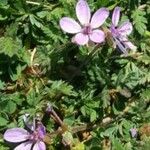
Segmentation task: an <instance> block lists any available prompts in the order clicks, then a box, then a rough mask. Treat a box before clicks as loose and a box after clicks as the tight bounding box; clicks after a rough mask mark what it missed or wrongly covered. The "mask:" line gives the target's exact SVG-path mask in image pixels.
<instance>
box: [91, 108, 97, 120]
mask: <svg viewBox="0 0 150 150" xmlns="http://www.w3.org/2000/svg"><path fill="white" fill-rule="evenodd" d="M96 118H97V114H96V111H95V110H92V112H91V114H90V121H91V122H93V121H95V120H96Z"/></svg>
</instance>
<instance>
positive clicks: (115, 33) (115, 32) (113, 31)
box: [110, 25, 120, 38]
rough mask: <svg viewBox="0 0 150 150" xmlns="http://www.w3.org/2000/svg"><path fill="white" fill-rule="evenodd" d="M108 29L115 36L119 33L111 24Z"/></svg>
mask: <svg viewBox="0 0 150 150" xmlns="http://www.w3.org/2000/svg"><path fill="white" fill-rule="evenodd" d="M110 30H111V33H112V35H113V36H114V37H115V38H116V37H119V36H120V33H119V32H118V30H117V29H116V28H115V27H114V26H113V25H112V26H111V28H110Z"/></svg>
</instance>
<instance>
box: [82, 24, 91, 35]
mask: <svg viewBox="0 0 150 150" xmlns="http://www.w3.org/2000/svg"><path fill="white" fill-rule="evenodd" d="M82 33H83V34H85V35H89V34H91V33H92V28H91V26H90V25H87V26H85V27H84V28H83V31H82Z"/></svg>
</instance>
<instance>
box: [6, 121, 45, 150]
mask: <svg viewBox="0 0 150 150" xmlns="http://www.w3.org/2000/svg"><path fill="white" fill-rule="evenodd" d="M30 126H31V125H30ZM30 126H28V127H30ZM36 126H37V127H34V124H33V125H32V126H31V127H32V128H30V131H27V130H25V129H22V128H12V129H8V130H6V132H5V133H4V139H5V140H6V141H8V142H13V143H17V142H23V143H21V144H20V145H18V146H17V147H16V148H15V149H14V150H21V149H22V150H31V148H32V147H33V150H46V145H45V143H44V142H43V139H44V137H45V134H46V131H45V127H44V126H43V124H42V123H41V122H38V123H37V125H36ZM33 127H34V129H33Z"/></svg>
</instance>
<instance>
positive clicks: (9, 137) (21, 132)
mask: <svg viewBox="0 0 150 150" xmlns="http://www.w3.org/2000/svg"><path fill="white" fill-rule="evenodd" d="M29 135H30V134H29V132H28V131H26V130H25V129H21V128H13V129H8V130H6V132H5V133H4V139H5V140H6V141H9V142H22V141H25V140H27V139H28V137H29Z"/></svg>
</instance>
